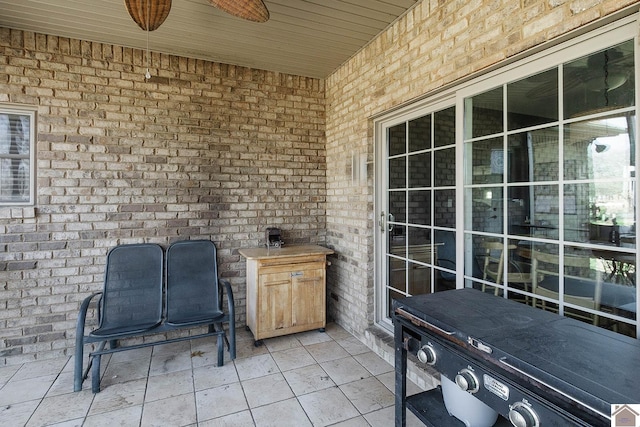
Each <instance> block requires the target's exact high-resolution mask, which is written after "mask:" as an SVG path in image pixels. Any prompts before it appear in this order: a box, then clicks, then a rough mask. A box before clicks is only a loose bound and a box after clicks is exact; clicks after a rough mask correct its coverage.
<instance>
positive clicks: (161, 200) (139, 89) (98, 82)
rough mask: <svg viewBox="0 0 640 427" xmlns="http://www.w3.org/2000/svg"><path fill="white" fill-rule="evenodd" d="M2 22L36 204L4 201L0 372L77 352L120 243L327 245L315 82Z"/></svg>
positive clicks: (6, 73) (233, 269) (4, 69)
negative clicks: (273, 236)
mask: <svg viewBox="0 0 640 427" xmlns="http://www.w3.org/2000/svg"><path fill="white" fill-rule="evenodd" d="M152 65H153V67H152V69H151V71H152V74H154V75H159V76H160V77H161V78H162V79H163V80H162V81H163V82H161V83H145V81H144V77H143V75H144V71H145V68H144V66H145V61H144V56H143V52H142V51H139V50H133V49H128V48H122V47H118V46H110V45H104V44H99V43H90V42H84V41H78V40H71V39H66V38H59V37H52V36H45V35H41V34H34V33H29V32H21V31H14V30H9V29H3V28H0V103H15V104H22V105H31V106H36V107H37V111H38V135H37V167H38V171H37V177H38V183H37V185H38V188H37V204H36V206H35V208H33V207H29V208H16V207H14V208H0V330H2V334H1V335H0V364H3V363H4V364H8V363H20V362H23V361H26V360H33V359H34V358H49V357H56V356H60V355H63V354H71V352H72V349H73V346H74V341H73V339H74V333H75V331H74V327H75V326H74V325H75V319H76V317H77V311H78V307H79V304H80V301H81V300H82V299H83V298H84V297H85V296H87V295H88V294H90V293H91V292H93V291H96V290H98V289H99V288H100V287H101V282H102V277H103V274H104V261H105V255H106V253H107V251H108V249H109V248H110V247H112V246H114V245H116V244H121V243H134V242H153V243H159V244H161V245H163V246H165V247H166V246H167V245H168V244H169V243H170V242H172V241H175V240H179V239H211V240H213V241H214V242H216V244H217V246H218V249H219V264H220V271H221V274H222V275H223V276H225V277H227V278H229V279H230V280H231V282H232V284H233V288H234V291H235V297H236V304H237V307H238V309H237V310H238V311H237V313H238V321H239V322H240V323H241V324H242V323H243V322H244V320H245V310H244V308H245V303H244V298H245V287H244V286H245V285H244V276H245V272H244V268H245V264H244V261H243V260H242V259H241V257H240V256H239V255H238V253H237V249H238V248H240V247H251V246H257V245H259V244H260V243H261V241H262V240H263V239H264V229H265V228H266V227H267V226H272V225H273V226H279V227H281V228H282V229H283V234H284V240H285V241H286V242H287V243H303V242H304V243H307V242H309V243H321V244H322V243H324V242H325V209H326V208H325V198H326V194H325V188H326V182H325V180H326V177H325V175H326V160H325V149H324V147H325V134H324V124H325V100H324V96H325V87H324V81H322V80H318V79H311V78H304V77H298V76H293V75H286V74H279V73H274V72H267V71H261V70H253V69H249V68H242V67H236V66H231V65H224V64H218V63H212V62H206V61H201V60H194V59H187V58H180V57H175V56H170V55H164V54H155V53H154V54H153V57H152Z"/></svg>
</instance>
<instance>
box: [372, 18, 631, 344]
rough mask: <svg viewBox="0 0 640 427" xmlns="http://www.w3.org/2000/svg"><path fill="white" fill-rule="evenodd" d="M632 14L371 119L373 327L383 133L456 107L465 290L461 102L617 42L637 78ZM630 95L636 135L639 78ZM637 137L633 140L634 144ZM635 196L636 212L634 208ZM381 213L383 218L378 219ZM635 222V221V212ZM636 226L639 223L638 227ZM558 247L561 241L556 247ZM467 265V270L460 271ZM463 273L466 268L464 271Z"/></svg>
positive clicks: (380, 318)
mask: <svg viewBox="0 0 640 427" xmlns="http://www.w3.org/2000/svg"><path fill="white" fill-rule="evenodd" d="M638 16H639V14H638V13H634V14H633V15H629V14H628V13H627V14H626V15H625V14H619V15H618V17H609V18H608V19H607V20H605V21H603V22H599V23H594V24H593V25H587V26H585V27H583V28H581V29H579V30H576V31H574V32H573V33H570V34H567V35H565V36H563V37H562V38H561V39H559V40H554V41H551V42H549V43H545V44H543V45H540V46H537V47H535V48H533V49H531V50H530V51H527V52H524V53H522V54H520V55H517V56H516V57H514V58H511V59H508V60H506V61H505V64H499V66H496V67H494V69H490V70H488V71H486V72H485V73H484V74H481V75H479V76H475V77H473V78H470V79H468V80H466V81H463V82H461V83H460V84H457V85H455V86H453V87H447V88H445V89H443V90H441V91H439V92H437V93H434V94H432V96H430V97H425V98H423V99H421V100H418V101H415V102H413V103H411V104H407V105H404V106H401V107H399V108H397V109H395V110H393V111H390V112H386V113H383V114H380V115H378V116H376V117H373V118H372V119H373V126H374V154H375V162H374V166H375V181H374V196H375V199H374V223H375V230H374V255H375V256H374V262H375V266H374V267H375V268H374V297H375V322H376V323H377V324H379V325H381V326H383V327H386V328H387V329H390V328H391V326H392V325H391V321H390V319H389V318H388V317H387V315H386V307H387V305H388V300H387V298H388V291H387V289H388V283H387V277H386V276H387V271H388V270H387V265H386V248H388V243H389V242H388V233H387V232H386V230H387V228H386V227H387V218H386V214H387V213H388V201H387V196H386V195H387V193H388V188H387V187H388V184H387V183H388V178H389V177H388V173H387V172H388V171H387V163H386V160H387V156H386V151H387V146H386V145H387V141H386V130H387V129H388V128H390V127H391V126H394V125H397V124H399V123H402V122H407V121H409V120H411V119H414V118H417V117H421V116H423V115H425V114H429V113H431V112H435V111H438V110H440V109H444V108H447V107H451V106H455V107H456V121H455V126H456V145H455V149H456V206H457V210H456V227H455V231H456V259H457V260H458V262H457V265H456V288H462V287H464V286H465V283H466V282H467V279H470V278H471V277H470V276H466V277H465V275H464V272H465V271H468V270H467V268H469V265H468V263H469V262H472V259H471V257H470V256H469V255H470V254H469V252H468V251H469V250H470V249H469V247H468V245H465V240H466V239H467V237H466V236H465V233H464V228H465V227H464V223H465V219H464V218H465V212H467V210H468V209H470V206H469V204H468V203H465V195H464V188H465V183H464V174H465V173H466V171H467V169H468V166H467V165H466V164H465V162H466V159H465V155H464V151H465V146H464V143H463V141H464V125H465V112H464V100H465V99H466V98H468V97H472V96H473V95H476V94H480V93H482V92H484V91H486V90H488V89H491V88H495V87H500V86H503V85H505V84H508V83H509V82H514V81H517V80H518V79H521V78H524V77H526V76H528V75H533V74H536V73H539V72H541V71H544V70H546V69H549V68H553V67H557V66H560V64H563V63H566V62H568V61H571V60H573V59H577V58H580V57H583V56H584V55H586V54H588V53H589V52H596V51H598V50H602V49H606V48H608V47H610V46H613V45H615V44H617V43H619V42H622V41H625V40H629V39H630V38H633V39H634V40H635V42H636V49H635V56H636V61H635V62H636V76H638V75H639V74H640V73H639V72H640V60H639V59H640V48H639V47H638V32H637V29H638V26H639V24H638ZM635 82H636V83H635V84H636V87H635V94H636V101H635V103H636V129H640V126H638V123H639V122H640V114H639V110H640V109H639V107H638V105H640V99H639V98H640V97H639V96H638V95H639V94H640V78H638V77H636V79H635ZM637 140H638V135H636V144H637ZM637 151H638V152H637V153H636V164H640V162H639V161H640V150H637ZM639 198H640V195H638V194H636V206H639V205H640V204H639V203H638V199H639ZM383 213H384V215H382V214H383ZM636 218H637V219H639V220H640V214H638V208H636ZM639 222H640V221H639ZM636 238H637V239H638V238H640V227H636ZM561 244H564V241H562V242H561ZM638 261H640V248H639V249H638V250H637V252H636V265H638ZM465 264H467V265H465ZM465 267H466V268H465ZM636 294H637V298H636V305H637V306H640V304H639V302H640V287H638V288H637V289H636ZM635 323H636V331H637V336H640V320H639V319H637V318H636V321H635Z"/></svg>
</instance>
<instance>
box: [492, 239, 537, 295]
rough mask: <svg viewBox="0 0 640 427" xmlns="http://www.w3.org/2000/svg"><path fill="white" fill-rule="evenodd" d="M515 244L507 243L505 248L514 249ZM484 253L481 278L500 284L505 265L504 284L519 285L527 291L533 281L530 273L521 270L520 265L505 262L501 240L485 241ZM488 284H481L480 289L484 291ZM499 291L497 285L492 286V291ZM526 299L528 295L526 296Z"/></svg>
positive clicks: (496, 293) (497, 292)
mask: <svg viewBox="0 0 640 427" xmlns="http://www.w3.org/2000/svg"><path fill="white" fill-rule="evenodd" d="M516 248H517V246H516V245H507V250H514V249H516ZM484 249H485V255H484V266H483V270H482V280H485V281H492V282H495V283H496V285H500V284H502V283H503V280H505V277H504V276H505V275H504V268H505V264H506V265H507V268H508V270H507V274H506V284H507V286H510V287H513V285H520V286H521V288H522V289H523V290H524V291H529V285H530V284H531V283H532V281H533V277H532V276H531V273H526V272H523V271H522V268H521V266H520V265H519V264H518V263H516V262H514V261H510V260H509V261H508V262H505V254H504V244H503V243H502V242H485V243H484ZM487 286H488V285H485V284H483V285H482V291H483V292H485V291H486V287H487ZM499 291H500V288H499V287H497V286H496V287H494V288H493V292H494V294H495V295H498V294H499ZM527 300H528V297H527Z"/></svg>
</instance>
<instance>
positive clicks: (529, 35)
mask: <svg viewBox="0 0 640 427" xmlns="http://www.w3.org/2000/svg"><path fill="white" fill-rule="evenodd" d="M634 3H638V1H637V0H633V1H632V0H526V1H525V0H522V1H511V0H502V1H501V0H498V1H495V0H460V1H444V0H422V1H420V2H418V3H417V4H416V6H415V7H414V8H413V9H411V10H410V11H409V12H408V13H407V14H406V15H405V16H404V17H402V18H401V19H399V20H398V21H396V22H395V23H394V24H393V25H391V26H390V27H389V28H388V29H387V30H386V31H384V32H383V33H382V34H380V35H379V36H378V37H376V38H375V39H374V40H373V41H372V42H371V43H369V45H367V46H366V47H365V48H364V49H362V50H361V51H360V52H359V53H358V54H356V55H355V56H354V57H352V58H351V59H350V60H349V61H348V62H346V63H345V64H344V65H343V66H342V67H340V68H339V69H338V70H336V71H335V72H334V73H333V74H332V75H331V76H329V77H328V78H327V82H326V86H327V129H326V132H327V177H328V178H327V243H328V244H329V245H330V246H332V247H335V248H337V249H338V250H339V256H338V257H337V259H336V261H335V262H334V266H333V268H332V269H331V270H330V271H329V273H328V274H329V276H328V277H329V287H330V289H329V291H330V292H331V293H333V294H334V295H336V299H334V300H333V301H332V304H330V306H329V308H330V314H331V316H333V317H334V318H335V319H337V321H338V322H339V323H341V324H342V325H343V326H344V327H345V328H347V329H348V330H350V331H352V332H354V333H356V334H362V333H363V331H364V330H365V329H366V328H367V327H368V326H369V325H370V324H371V323H372V322H373V320H374V310H373V307H374V277H373V271H374V246H373V244H374V233H376V232H377V230H378V229H377V227H376V221H377V214H378V213H377V212H374V211H373V197H374V193H373V191H374V189H373V179H372V178H373V175H372V174H371V172H370V176H369V180H368V185H366V186H362V185H359V184H358V183H356V184H355V185H354V184H353V183H352V181H351V179H350V175H349V173H350V169H349V163H348V162H349V160H348V159H349V158H350V157H351V153H353V152H358V153H367V155H368V157H369V160H373V154H374V147H373V127H372V121H371V120H370V117H372V116H374V115H376V114H380V113H382V112H384V111H386V110H389V109H391V108H393V107H396V106H398V105H400V104H403V103H406V102H408V101H410V100H411V99H414V98H416V97H422V96H424V95H425V94H428V93H430V92H432V91H434V90H437V89H438V88H441V87H442V86H444V85H447V84H451V83H454V82H456V81H457V80H459V79H462V78H464V77H467V76H470V75H473V74H474V73H476V72H479V71H481V70H483V69H486V68H487V67H489V66H491V65H495V64H497V63H499V62H500V61H502V60H505V59H507V58H509V57H512V56H514V55H516V54H518V53H521V52H523V51H525V50H527V49H528V48H531V47H534V46H537V45H539V44H540V43H543V42H545V41H549V40H552V39H553V38H555V37H558V36H560V35H563V34H566V33H567V32H569V31H571V30H574V29H577V28H579V27H581V26H583V25H585V24H587V23H589V22H592V21H594V20H597V19H598V18H602V17H604V16H606V15H610V14H612V13H613V12H615V11H618V10H621V9H623V8H624V7H626V6H629V5H631V4H634Z"/></svg>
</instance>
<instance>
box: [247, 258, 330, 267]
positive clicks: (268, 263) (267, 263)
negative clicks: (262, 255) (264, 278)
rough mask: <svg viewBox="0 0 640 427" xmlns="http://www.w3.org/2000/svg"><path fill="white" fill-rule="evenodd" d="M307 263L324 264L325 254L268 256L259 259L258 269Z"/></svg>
mask: <svg viewBox="0 0 640 427" xmlns="http://www.w3.org/2000/svg"><path fill="white" fill-rule="evenodd" d="M308 263H320V264H322V265H323V266H324V264H325V256H324V255H308V256H298V257H281V258H268V259H261V260H259V261H258V267H259V268H260V270H262V269H264V268H269V267H278V266H286V267H287V268H288V269H296V268H298V267H297V266H298V264H308Z"/></svg>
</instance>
